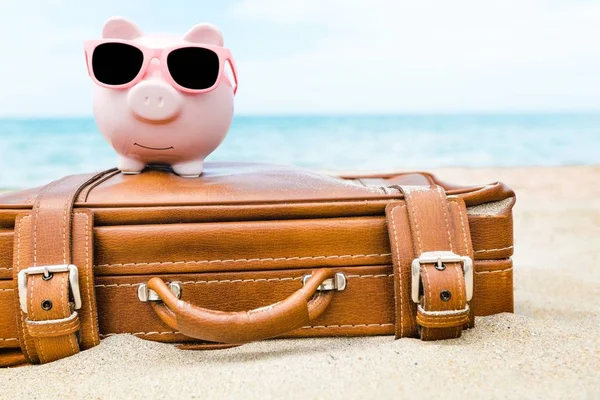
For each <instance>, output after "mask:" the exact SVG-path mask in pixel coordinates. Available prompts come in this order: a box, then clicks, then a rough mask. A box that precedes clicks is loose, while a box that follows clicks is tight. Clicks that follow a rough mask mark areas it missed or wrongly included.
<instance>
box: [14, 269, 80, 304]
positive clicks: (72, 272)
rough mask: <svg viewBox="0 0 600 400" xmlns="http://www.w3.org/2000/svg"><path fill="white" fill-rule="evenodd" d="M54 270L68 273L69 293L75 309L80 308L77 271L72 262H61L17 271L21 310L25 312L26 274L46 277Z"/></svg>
mask: <svg viewBox="0 0 600 400" xmlns="http://www.w3.org/2000/svg"><path fill="white" fill-rule="evenodd" d="M55 272H68V273H69V286H70V287H71V293H72V294H73V302H74V303H75V309H76V310H79V309H80V308H81V292H80V291H79V271H78V270H77V267H76V266H75V265H72V264H61V265H44V266H41V267H29V268H25V269H22V270H21V271H19V274H18V275H17V285H18V288H19V303H20V304H21V310H23V312H24V313H25V314H27V275H41V274H43V275H44V276H46V277H48V276H50V274H52V273H55Z"/></svg>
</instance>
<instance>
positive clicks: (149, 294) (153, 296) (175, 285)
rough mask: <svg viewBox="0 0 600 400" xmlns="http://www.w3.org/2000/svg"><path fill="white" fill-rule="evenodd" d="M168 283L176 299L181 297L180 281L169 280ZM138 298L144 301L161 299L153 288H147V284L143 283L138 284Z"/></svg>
mask: <svg viewBox="0 0 600 400" xmlns="http://www.w3.org/2000/svg"><path fill="white" fill-rule="evenodd" d="M168 285H169V289H170V290H171V293H173V294H174V295H175V297H177V298H178V299H181V291H182V289H181V282H171V283H169V284H168ZM138 299H139V300H140V301H141V302H144V303H145V302H148V301H162V300H161V299H160V297H158V294H157V293H156V292H155V291H154V290H152V289H148V285H146V284H145V283H142V284H141V285H140V286H138Z"/></svg>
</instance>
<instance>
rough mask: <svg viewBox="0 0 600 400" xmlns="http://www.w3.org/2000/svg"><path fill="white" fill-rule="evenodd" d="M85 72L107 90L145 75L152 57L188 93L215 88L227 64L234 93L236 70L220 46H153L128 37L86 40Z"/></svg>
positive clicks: (173, 81) (233, 63) (176, 86)
mask: <svg viewBox="0 0 600 400" xmlns="http://www.w3.org/2000/svg"><path fill="white" fill-rule="evenodd" d="M85 57H86V60H87V67H88V73H89V74H90V77H91V78H92V80H93V81H94V82H96V83H97V84H98V85H100V86H103V87H106V88H110V89H126V88H129V87H131V86H133V85H135V84H136V83H138V82H139V81H141V80H142V78H143V77H144V74H145V72H146V71H147V69H148V67H149V66H150V63H151V61H152V60H153V59H155V58H156V59H158V60H159V61H160V65H161V69H162V73H163V75H164V76H165V78H166V79H167V80H168V81H169V83H170V84H171V85H172V86H173V87H175V88H176V89H178V90H181V91H182V92H187V93H206V92H210V91H211V90H214V89H215V88H216V87H217V86H218V85H219V83H220V82H221V79H222V77H223V71H224V69H225V63H226V62H227V63H229V66H230V68H231V72H232V75H233V79H234V81H235V84H234V86H233V93H234V94H235V93H236V92H237V87H238V81H237V70H236V67H235V60H234V59H233V56H232V55H231V51H230V50H229V49H227V48H224V47H221V46H212V45H208V44H201V45H200V44H194V43H186V44H181V45H177V46H172V47H167V48H164V49H153V48H149V47H145V46H142V45H140V44H138V43H134V42H131V41H127V40H120V39H109V40H88V41H86V42H85Z"/></svg>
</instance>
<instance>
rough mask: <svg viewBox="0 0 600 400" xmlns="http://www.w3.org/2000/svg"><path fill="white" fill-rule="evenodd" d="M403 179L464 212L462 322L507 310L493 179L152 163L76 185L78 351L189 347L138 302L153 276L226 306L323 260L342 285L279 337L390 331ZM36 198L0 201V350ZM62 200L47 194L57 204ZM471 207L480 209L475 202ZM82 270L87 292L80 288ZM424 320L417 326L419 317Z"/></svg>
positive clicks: (274, 291) (499, 192)
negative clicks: (121, 344) (182, 173)
mask: <svg viewBox="0 0 600 400" xmlns="http://www.w3.org/2000/svg"><path fill="white" fill-rule="evenodd" d="M407 184H412V185H431V184H437V185H441V186H442V187H443V188H444V192H445V193H440V194H441V195H444V194H445V195H450V196H451V198H450V201H449V207H450V208H449V209H448V214H447V215H446V217H445V218H446V219H447V220H448V224H449V225H452V227H453V228H456V227H459V226H460V224H461V220H460V218H462V223H463V224H465V231H467V232H470V238H469V239H468V240H467V244H466V245H464V246H463V248H466V249H467V251H468V252H470V253H471V254H472V256H473V257H474V259H475V260H476V263H475V269H476V271H475V272H476V273H475V295H474V299H473V301H472V303H471V306H472V307H471V312H470V314H469V315H470V317H471V318H472V316H473V315H487V314H492V313H497V312H510V311H512V309H513V298H512V261H511V260H510V257H511V255H512V253H513V238H512V213H511V209H512V206H513V205H514V193H513V192H512V191H511V190H510V189H509V188H507V187H506V186H505V185H503V184H501V183H495V184H490V185H486V186H474V187H458V186H453V185H449V184H446V183H444V182H441V181H439V180H437V178H435V177H434V176H432V175H430V174H427V173H401V174H388V175H371V176H347V177H345V178H339V177H333V176H327V175H322V174H318V173H315V172H312V171H304V170H295V169H293V168H288V167H278V166H266V165H255V164H233V163H228V164H207V166H206V175H205V176H203V177H201V178H199V179H184V178H180V177H177V176H175V175H173V174H170V173H169V172H167V171H161V170H151V171H147V172H144V173H143V174H141V175H139V176H123V175H121V174H119V173H116V172H111V173H108V174H106V175H104V176H103V177H101V178H99V179H95V180H94V182H93V183H91V184H89V185H87V186H85V187H83V188H82V190H81V191H75V192H74V193H78V194H76V198H75V199H74V201H75V204H74V207H75V212H74V213H73V215H72V218H73V224H72V225H73V230H72V231H70V232H69V234H71V235H72V248H71V254H72V257H73V262H74V263H76V264H77V265H78V267H79V268H80V270H84V271H85V274H81V276H80V284H81V285H82V287H83V290H85V291H86V293H88V294H89V295H86V296H87V297H86V296H84V301H83V303H84V306H83V308H82V309H81V310H80V311H79V314H78V318H79V319H80V326H81V342H80V344H81V347H82V348H88V347H90V346H93V345H95V344H96V343H97V342H98V337H105V336H106V335H110V334H114V333H133V334H135V335H137V336H140V337H143V338H147V339H151V340H160V341H180V342H195V340H196V339H192V338H189V337H186V336H183V335H181V334H180V333H179V332H177V331H175V330H173V329H172V328H170V327H169V326H167V325H165V323H164V322H163V321H162V320H161V319H160V318H159V317H157V316H156V314H155V313H154V311H153V310H152V306H151V305H150V304H148V303H141V302H139V300H138V299H137V286H138V285H139V284H141V283H145V282H146V281H147V280H148V279H149V278H150V277H152V276H154V275H156V276H159V277H160V278H162V279H164V280H165V281H171V280H180V281H182V282H183V287H184V290H183V299H184V300H185V301H189V302H190V303H192V304H195V305H197V306H199V307H205V308H209V309H214V310H220V311H227V312H232V311H243V310H249V309H253V308H257V307H263V306H267V305H269V304H272V303H276V302H278V301H280V300H282V299H284V298H286V297H287V296H289V295H291V294H292V293H294V292H295V291H297V290H298V289H299V288H301V283H300V280H301V278H302V275H304V274H306V273H309V272H310V271H311V270H312V269H314V268H322V267H329V268H331V269H332V270H333V271H334V272H337V271H344V272H346V273H347V274H348V276H349V280H348V287H347V289H346V290H345V291H343V292H339V293H335V295H334V298H333V299H332V301H331V304H330V306H329V307H327V309H326V310H325V311H324V312H323V314H322V315H321V316H320V317H319V318H317V319H316V320H314V321H311V322H310V323H307V325H306V326H303V327H301V328H300V329H296V330H294V331H293V332H289V333H287V334H286V335H285V336H288V337H301V336H332V335H373V334H392V333H394V331H396V334H397V335H398V333H399V331H398V327H397V325H398V322H397V320H396V316H395V309H396V307H397V304H396V299H398V296H397V295H398V293H397V292H395V290H394V279H393V275H394V270H393V267H392V253H393V249H392V247H393V246H390V240H391V238H392V236H391V234H389V233H388V230H389V228H390V227H389V224H388V221H386V212H385V209H386V206H388V205H390V204H392V203H394V204H397V205H400V206H401V205H405V202H404V200H405V199H404V195H403V194H402V192H401V191H400V190H399V189H398V187H397V185H407ZM39 193H40V189H39V188H37V189H32V190H28V191H23V192H18V193H10V194H5V195H1V196H0V250H1V251H0V315H2V316H9V318H1V319H0V348H5V349H16V348H19V337H21V336H24V337H27V335H26V334H25V335H24V334H23V333H22V332H21V331H22V326H21V325H20V322H19V321H18V319H17V318H15V317H14V316H16V315H18V310H19V308H18V299H17V296H16V290H15V283H13V282H16V281H14V280H13V277H14V276H16V272H18V268H20V267H22V266H30V265H33V263H34V260H33V253H35V251H33V249H32V245H31V243H32V241H33V237H32V231H31V219H32V218H33V217H32V216H31V213H32V211H35V207H34V203H35V201H36V198H37V196H38V195H39ZM62 201H64V202H68V199H67V200H65V199H64V198H63V200H62ZM62 204H63V203H61V202H60V201H59V202H58V203H56V209H57V210H58V209H60V206H61V205H62ZM417 204H418V202H417ZM482 205H484V206H485V208H483V209H481V208H478V207H479V206H482ZM53 207H54V206H52V207H50V208H53ZM457 207H459V208H460V209H459V208H457ZM465 207H466V208H465ZM465 211H466V213H465ZM424 212H425V211H424ZM18 216H20V217H19V218H20V219H19V220H20V221H22V222H24V223H25V224H29V228H28V229H21V246H22V247H23V246H25V247H27V246H29V250H28V251H23V249H21V251H20V252H17V251H16V250H15V249H16V247H17V246H18V245H19V243H18V242H19V241H18V232H17V231H18V229H16V226H18V224H17V225H15V221H16V220H17V217H18ZM58 217H59V214H54V216H53V217H52V218H58ZM63 218H64V215H60V218H58V219H56V220H55V219H51V220H49V222H48V223H44V226H45V227H53V228H49V229H50V230H49V231H48V232H47V233H46V234H42V235H46V236H47V237H50V236H52V237H56V227H57V226H61V225H60V224H58V223H57V222H56V221H62V220H63ZM67 218H71V216H70V213H69V216H67ZM397 218H398V219H399V221H397V223H396V224H395V226H396V228H398V230H399V231H404V234H401V235H400V237H401V238H403V239H401V240H400V246H399V247H400V248H402V249H403V250H402V257H403V258H405V259H406V260H409V259H410V260H412V257H413V255H410V256H406V255H405V254H409V253H408V252H407V249H410V250H411V251H413V252H414V246H413V241H412V238H411V232H412V231H410V228H411V227H410V221H409V218H408V214H407V213H406V212H404V213H399V214H398V215H397ZM442 220H443V219H442ZM27 221H29V222H27ZM36 226H37V224H36ZM406 229H409V230H408V231H407V230H406ZM455 230H456V229H455ZM40 232H41V231H40ZM51 232H54V233H53V234H52V233H51ZM441 232H444V231H441ZM458 233H460V232H458ZM65 235H67V233H65ZM460 235H463V234H462V233H460ZM460 235H458V236H457V237H459V236H460ZM461 237H464V235H463V236H461ZM467 237H468V235H467ZM59 239H60V240H56V241H55V243H54V245H50V247H49V248H44V247H42V248H43V253H44V254H45V255H48V254H54V255H55V256H56V255H58V256H61V255H62V254H63V249H65V250H64V252H65V253H66V249H67V248H66V247H65V245H64V243H65V240H63V239H62V232H61V234H60V235H59ZM451 240H453V239H451ZM44 243H46V244H44V245H43V246H47V243H49V242H48V241H44ZM454 245H455V246H462V245H461V244H458V245H457V244H454ZM434 247H435V246H434ZM436 250H439V249H436ZM459 251H461V252H462V250H459ZM19 253H21V254H20V255H19ZM42 257H46V256H42ZM61 257H62V256H61ZM51 258H54V257H51ZM59 258H60V257H59ZM92 264H93V265H94V267H93V268H92V267H91V266H92ZM15 266H16V268H15ZM449 271H450V269H449ZM85 277H87V278H88V279H89V280H91V281H92V282H93V285H94V290H89V288H90V286H91V284H90V282H87V281H85V282H84V278H85ZM403 282H404V284H406V283H407V282H408V281H407V280H406V278H404V280H403ZM453 290H454V289H453ZM459 292H460V291H459ZM94 295H95V296H96V303H97V316H96V315H94V311H93V310H94V309H95V307H94ZM86 304H87V305H86ZM410 315H411V316H412V317H411V318H408V317H407V318H406V319H404V320H405V321H408V322H407V326H405V327H401V328H400V331H402V330H403V329H404V330H406V332H409V331H413V330H414V329H415V328H416V316H417V310H416V308H415V307H413V308H412V309H411V311H410ZM96 318H97V319H98V326H97V328H96V329H95V328H94V327H95V326H96V325H95V320H96ZM421 322H424V323H426V324H427V323H428V322H427V318H426V316H421ZM452 323H453V324H454V323H456V321H453V322H452ZM411 324H412V325H411ZM470 324H471V322H470V321H468V322H467V323H466V324H465V326H470ZM62 329H63V330H68V329H70V328H69V325H65V326H63V327H62ZM28 340H29V341H31V340H33V339H32V338H29V339H28ZM32 353H33V352H32ZM34 357H35V355H34Z"/></svg>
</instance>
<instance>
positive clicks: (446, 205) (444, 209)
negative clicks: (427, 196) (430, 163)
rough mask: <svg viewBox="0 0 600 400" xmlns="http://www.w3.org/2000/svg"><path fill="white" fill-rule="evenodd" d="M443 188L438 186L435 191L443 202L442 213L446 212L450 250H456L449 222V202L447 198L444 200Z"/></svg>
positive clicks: (445, 219) (445, 218)
mask: <svg viewBox="0 0 600 400" xmlns="http://www.w3.org/2000/svg"><path fill="white" fill-rule="evenodd" d="M441 190H442V188H441V187H439V186H438V187H437V189H436V190H435V191H436V193H437V194H438V196H439V198H440V200H441V202H442V204H441V205H442V213H443V214H444V221H445V222H446V234H447V235H448V244H449V245H450V251H454V250H453V249H452V236H451V235H450V224H448V203H447V200H446V201H444V198H443V197H442V193H441ZM444 194H445V193H444Z"/></svg>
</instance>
